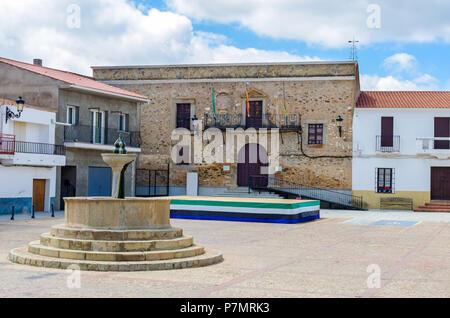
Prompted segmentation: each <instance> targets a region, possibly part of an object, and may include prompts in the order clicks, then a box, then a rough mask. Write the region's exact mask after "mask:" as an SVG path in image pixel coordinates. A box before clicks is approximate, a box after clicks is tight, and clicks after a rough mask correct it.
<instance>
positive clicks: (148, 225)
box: [64, 197, 171, 230]
mask: <svg viewBox="0 0 450 318" xmlns="http://www.w3.org/2000/svg"><path fill="white" fill-rule="evenodd" d="M64 201H65V225H66V226H67V227H73V228H85V229H86V228H91V229H108V230H138V229H169V228H171V225H170V201H171V199H170V198H125V199H113V198H108V197H76V198H64Z"/></svg>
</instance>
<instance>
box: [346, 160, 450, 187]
mask: <svg viewBox="0 0 450 318" xmlns="http://www.w3.org/2000/svg"><path fill="white" fill-rule="evenodd" d="M431 167H450V162H449V161H448V160H447V161H443V160H437V159H436V160H432V159H420V158H415V159H414V158H404V159H399V158H397V159H395V158H394V159H391V158H354V159H353V167H352V187H353V190H369V191H374V192H375V186H376V184H375V180H376V170H375V169H376V168H393V169H395V172H394V173H395V176H394V189H395V191H430V187H431V184H430V183H431Z"/></svg>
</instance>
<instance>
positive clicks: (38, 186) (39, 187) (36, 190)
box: [33, 179, 45, 212]
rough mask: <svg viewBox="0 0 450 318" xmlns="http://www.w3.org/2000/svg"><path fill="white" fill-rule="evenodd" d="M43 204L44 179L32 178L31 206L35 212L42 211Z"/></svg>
mask: <svg viewBox="0 0 450 318" xmlns="http://www.w3.org/2000/svg"><path fill="white" fill-rule="evenodd" d="M44 204H45V180H42V179H34V180H33V206H34V211H35V212H42V211H44Z"/></svg>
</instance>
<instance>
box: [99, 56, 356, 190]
mask: <svg viewBox="0 0 450 318" xmlns="http://www.w3.org/2000/svg"><path fill="white" fill-rule="evenodd" d="M93 70H94V78H95V79H96V80H99V81H102V82H105V83H108V84H111V85H115V86H118V87H120V88H123V89H126V90H129V91H133V92H137V93H139V94H142V95H145V96H148V97H149V99H150V103H149V104H148V105H146V106H143V107H141V108H140V114H139V115H140V116H139V117H140V124H139V125H140V132H141V138H142V153H141V155H140V157H139V161H138V164H137V168H144V169H165V168H166V167H167V164H168V163H170V171H171V172H170V173H171V174H170V184H171V185H185V184H186V173H187V172H198V174H199V185H200V186H211V187H214V186H217V187H223V186H226V187H229V188H233V187H236V186H237V178H238V176H237V163H227V162H225V163H213V164H206V163H202V164H188V165H176V164H175V163H173V162H172V160H171V151H172V147H173V146H174V144H175V143H176V142H175V141H172V140H171V133H172V131H173V130H174V129H175V128H176V109H177V108H176V107H177V106H176V105H177V104H178V103H185V104H186V103H187V104H190V105H191V106H190V107H191V112H190V115H191V116H193V115H194V114H195V115H196V116H197V118H198V119H200V120H202V121H203V123H204V122H205V119H206V118H205V114H208V115H207V116H208V117H209V118H212V116H213V112H212V89H214V99H215V103H216V113H217V114H219V115H225V114H229V115H230V116H236V115H242V117H245V114H246V90H247V89H248V92H249V100H250V101H261V102H262V105H263V106H262V109H263V110H262V112H263V114H268V115H267V116H270V114H272V115H276V116H277V118H284V114H285V107H286V112H287V113H288V114H298V115H299V116H301V131H300V130H298V131H286V132H280V135H279V140H278V145H279V154H280V156H279V169H278V170H281V171H279V172H277V174H278V175H280V176H281V177H282V178H283V179H285V180H288V181H293V182H295V183H299V184H302V185H306V186H314V187H320V188H331V189H346V190H349V189H351V187H352V185H351V180H352V176H351V173H352V167H351V162H352V158H351V155H352V119H353V111H354V107H355V102H356V100H357V98H358V96H359V73H358V65H357V63H356V62H353V61H352V62H310V63H284V64H283V63H277V64H230V65H220V64H218V65H185V66H184V65H179V66H176V65H174V66H143V67H94V68H93ZM264 116H266V115H264ZM339 116H340V117H341V118H342V121H340V122H339V121H337V120H336V119H337V118H338V117H339ZM299 124H300V123H299ZM314 124H321V125H322V127H323V141H322V144H319V145H317V144H315V145H310V144H308V133H309V128H310V127H309V126H310V125H314ZM339 126H341V130H340V131H339ZM191 127H192V123H191ZM224 135H225V133H224ZM224 139H225V137H224ZM206 144H207V142H204V145H206ZM268 144H269V146H267V149H266V150H267V152H268V153H269V154H270V152H271V149H270V141H269V142H268ZM301 145H302V146H301ZM302 148H303V151H302ZM239 151H240V150H239V149H235V153H236V156H237V154H238V153H239ZM235 162H236V160H235ZM224 166H227V167H229V169H224Z"/></svg>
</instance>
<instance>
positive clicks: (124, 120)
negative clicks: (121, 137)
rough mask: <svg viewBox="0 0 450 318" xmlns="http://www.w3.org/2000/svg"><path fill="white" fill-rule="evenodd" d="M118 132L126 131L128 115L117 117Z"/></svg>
mask: <svg viewBox="0 0 450 318" xmlns="http://www.w3.org/2000/svg"><path fill="white" fill-rule="evenodd" d="M118 127H119V130H120V131H128V114H120V115H119V126H118Z"/></svg>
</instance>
